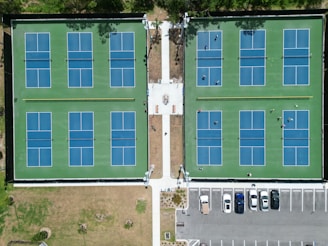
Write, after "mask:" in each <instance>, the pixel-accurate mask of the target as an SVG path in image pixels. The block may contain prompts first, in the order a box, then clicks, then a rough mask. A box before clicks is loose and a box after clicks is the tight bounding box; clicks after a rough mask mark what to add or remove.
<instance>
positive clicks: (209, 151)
mask: <svg viewBox="0 0 328 246" xmlns="http://www.w3.org/2000/svg"><path fill="white" fill-rule="evenodd" d="M196 131H197V164H198V165H221V164H222V122H221V111H204V112H203V111H202V112H198V113H197V130H196Z"/></svg>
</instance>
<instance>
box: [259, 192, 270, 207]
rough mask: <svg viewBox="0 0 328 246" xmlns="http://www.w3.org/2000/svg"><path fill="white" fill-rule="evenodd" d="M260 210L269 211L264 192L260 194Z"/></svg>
mask: <svg viewBox="0 0 328 246" xmlns="http://www.w3.org/2000/svg"><path fill="white" fill-rule="evenodd" d="M260 209H261V210H262V211H268V210H269V195H268V192H267V191H264V190H263V191H261V192H260Z"/></svg>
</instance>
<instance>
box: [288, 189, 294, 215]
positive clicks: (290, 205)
mask: <svg viewBox="0 0 328 246" xmlns="http://www.w3.org/2000/svg"><path fill="white" fill-rule="evenodd" d="M292 206H293V190H291V189H290V190H289V211H290V212H291V211H292Z"/></svg>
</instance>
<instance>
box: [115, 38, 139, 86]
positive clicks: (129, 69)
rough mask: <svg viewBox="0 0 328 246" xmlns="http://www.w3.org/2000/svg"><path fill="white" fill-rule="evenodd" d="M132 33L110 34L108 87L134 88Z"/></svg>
mask: <svg viewBox="0 0 328 246" xmlns="http://www.w3.org/2000/svg"><path fill="white" fill-rule="evenodd" d="M134 51H135V50H134V33H132V32H124V33H120V32H112V33H110V55H109V57H110V85H111V87H134V85H135V79H134V77H135V75H134V69H135V54H134Z"/></svg>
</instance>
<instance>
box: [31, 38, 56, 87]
mask: <svg viewBox="0 0 328 246" xmlns="http://www.w3.org/2000/svg"><path fill="white" fill-rule="evenodd" d="M25 71H26V74H25V86H26V87H27V88H49V87H50V84H51V83H50V34H49V33H41V32H40V33H25Z"/></svg>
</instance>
